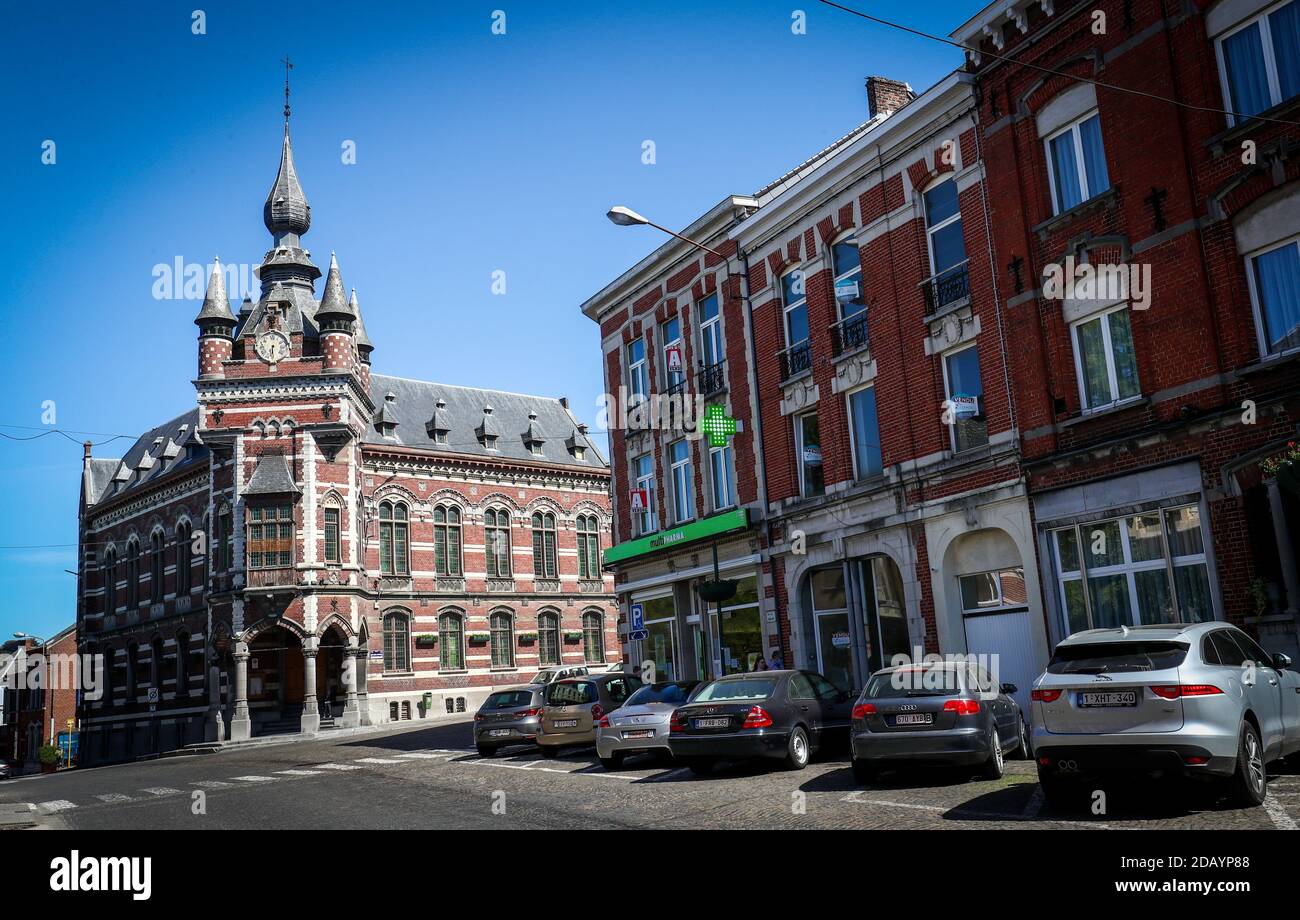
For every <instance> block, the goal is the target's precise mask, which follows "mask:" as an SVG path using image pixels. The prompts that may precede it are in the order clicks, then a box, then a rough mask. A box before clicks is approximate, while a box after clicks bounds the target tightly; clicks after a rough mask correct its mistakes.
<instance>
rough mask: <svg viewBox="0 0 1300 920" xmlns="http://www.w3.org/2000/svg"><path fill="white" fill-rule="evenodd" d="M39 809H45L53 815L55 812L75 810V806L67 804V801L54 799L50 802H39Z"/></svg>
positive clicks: (71, 803)
mask: <svg viewBox="0 0 1300 920" xmlns="http://www.w3.org/2000/svg"><path fill="white" fill-rule="evenodd" d="M39 807H41V808H43V809H45V810H46V811H47V812H51V813H53V812H56V811H67V810H68V809H69V808H76V807H77V806H76V804H75V803H73V802H69V801H68V800H67V799H55V800H54V801H52V802H41V804H40V806H39Z"/></svg>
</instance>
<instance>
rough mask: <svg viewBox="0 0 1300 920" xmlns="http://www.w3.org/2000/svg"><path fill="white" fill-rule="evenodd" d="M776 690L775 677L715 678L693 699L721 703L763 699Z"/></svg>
mask: <svg viewBox="0 0 1300 920" xmlns="http://www.w3.org/2000/svg"><path fill="white" fill-rule="evenodd" d="M775 690H776V678H775V677H766V678H764V677H746V678H744V679H742V680H715V681H714V682H713V683H711V684H709V685H708V686H707V687H705V688H704V689H703V690H701V691H700V695H699V696H697V697H696V698H695V700H694V702H696V703H721V702H726V701H728V700H765V699H767V698H768V697H769V696H771V695H772V693H773V691H775Z"/></svg>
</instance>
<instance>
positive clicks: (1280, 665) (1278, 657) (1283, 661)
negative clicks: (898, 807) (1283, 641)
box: [1273, 652, 1291, 671]
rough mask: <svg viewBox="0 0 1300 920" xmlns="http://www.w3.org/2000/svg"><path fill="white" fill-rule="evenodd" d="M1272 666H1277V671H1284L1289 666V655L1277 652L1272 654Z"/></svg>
mask: <svg viewBox="0 0 1300 920" xmlns="http://www.w3.org/2000/svg"><path fill="white" fill-rule="evenodd" d="M1273 667H1275V668H1277V669H1278V670H1279V671H1285V670H1286V669H1287V668H1289V667H1291V657H1290V656H1289V655H1283V654H1282V653H1281V652H1278V653H1277V654H1275V655H1274V656H1273Z"/></svg>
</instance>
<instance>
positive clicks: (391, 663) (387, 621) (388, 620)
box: [384, 506, 411, 671]
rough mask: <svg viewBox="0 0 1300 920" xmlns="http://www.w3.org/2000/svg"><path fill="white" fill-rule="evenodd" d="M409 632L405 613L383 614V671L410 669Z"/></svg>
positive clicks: (409, 624) (407, 618)
mask: <svg viewBox="0 0 1300 920" xmlns="http://www.w3.org/2000/svg"><path fill="white" fill-rule="evenodd" d="M399 507H400V506H399ZM410 633H411V621H410V617H408V616H407V615H406V614H405V613H402V612H400V611H394V612H392V613H386V614H384V670H385V671H409V670H411V653H410Z"/></svg>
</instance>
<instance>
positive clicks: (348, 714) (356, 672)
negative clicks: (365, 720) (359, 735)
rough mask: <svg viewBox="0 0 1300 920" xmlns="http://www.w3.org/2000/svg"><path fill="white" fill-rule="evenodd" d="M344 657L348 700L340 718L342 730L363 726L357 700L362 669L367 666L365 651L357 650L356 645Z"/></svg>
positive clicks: (344, 676) (344, 674)
mask: <svg viewBox="0 0 1300 920" xmlns="http://www.w3.org/2000/svg"><path fill="white" fill-rule="evenodd" d="M344 655H346V656H347V659H348V660H347V663H346V667H345V668H344V673H343V678H344V683H345V684H346V685H347V689H348V698H347V702H346V703H344V704H343V715H342V716H341V717H340V718H339V727H340V728H356V727H357V726H358V725H360V724H361V707H360V705H359V703H358V699H357V682H358V681H360V680H361V669H362V668H364V667H365V666H366V659H365V658H364V657H362V656H363V655H365V649H361V648H357V647H356V646H355V645H354V646H350V647H349V648H348V650H347V651H346V652H344Z"/></svg>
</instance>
